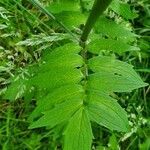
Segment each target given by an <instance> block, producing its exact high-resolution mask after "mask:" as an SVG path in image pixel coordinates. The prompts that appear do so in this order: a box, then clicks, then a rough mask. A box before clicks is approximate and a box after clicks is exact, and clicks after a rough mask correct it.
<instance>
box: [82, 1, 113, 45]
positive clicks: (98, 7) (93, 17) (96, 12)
mask: <svg viewBox="0 0 150 150" xmlns="http://www.w3.org/2000/svg"><path fill="white" fill-rule="evenodd" d="M111 2H112V0H95V2H94V5H93V7H92V11H91V13H90V16H89V17H88V19H87V22H86V24H85V27H84V30H83V33H82V35H81V40H80V45H82V44H83V43H85V42H86V41H87V38H88V35H89V33H90V31H91V29H92V28H93V26H94V24H95V23H96V21H97V19H98V18H99V16H100V15H101V14H102V13H103V12H104V11H105V10H106V8H107V7H108V6H109V4H110V3H111Z"/></svg>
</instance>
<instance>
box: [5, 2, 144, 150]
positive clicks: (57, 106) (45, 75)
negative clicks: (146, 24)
mask: <svg viewBox="0 0 150 150" xmlns="http://www.w3.org/2000/svg"><path fill="white" fill-rule="evenodd" d="M32 1H34V0H32ZM110 2H111V0H95V3H94V6H93V9H92V12H91V15H90V17H89V19H88V21H87V24H86V25H85V29H84V31H83V34H82V37H81V43H82V42H85V41H86V40H87V36H88V34H89V32H90V30H91V28H92V27H93V25H94V23H95V22H96V20H97V18H98V17H99V15H100V14H101V13H102V12H103V11H104V10H105V9H106V8H107V6H108V5H109V4H110ZM55 7H56V6H55ZM55 7H54V8H55ZM54 8H53V9H54ZM92 19H93V22H92ZM104 20H105V19H104ZM106 22H107V21H106ZM102 23H103V22H102ZM111 23H112V22H109V24H111ZM112 24H113V23H112ZM112 26H114V28H117V25H116V24H115V25H114V24H113V25H112ZM119 30H121V28H119ZM65 31H66V30H65ZM100 31H101V32H102V31H103V34H105V31H106V29H105V28H104V29H103V30H100ZM123 32H124V31H123ZM106 34H109V35H111V31H108V32H107V33H106ZM120 34H121V35H120ZM120 34H119V32H118V33H116V34H115V35H112V37H113V36H116V37H117V39H120V36H122V33H120ZM127 35H129V37H130V36H131V37H132V36H134V34H132V33H130V32H128V33H127ZM118 36H119V37H118ZM99 40H100V41H95V42H96V43H98V44H99V45H100V47H99V48H97V47H96V48H95V46H94V41H91V43H90V44H89V45H85V44H84V45H82V46H79V44H78V43H74V42H67V43H66V44H64V45H60V46H59V47H56V48H53V50H52V51H49V52H47V53H45V56H43V57H42V58H41V61H40V62H39V63H38V64H35V65H32V66H29V67H28V68H27V70H28V71H27V72H28V74H27V75H25V76H18V77H17V78H14V80H13V81H12V84H11V85H10V86H8V89H7V91H6V94H5V98H7V99H11V100H13V99H17V98H19V97H28V98H29V97H31V98H35V99H36V100H37V106H36V108H35V109H34V110H33V112H32V113H31V115H30V116H29V121H30V122H31V125H30V127H29V128H30V129H33V128H39V127H48V128H50V129H53V131H55V129H56V130H57V127H59V126H60V127H61V128H62V130H63V131H60V133H59V134H60V137H63V139H64V142H63V145H62V147H63V149H64V150H91V147H92V139H93V138H94V136H93V134H92V127H91V124H92V123H93V122H95V123H97V124H99V125H102V126H104V127H106V128H108V129H110V130H116V131H120V132H127V131H128V130H129V124H128V119H127V114H126V112H125V110H124V109H123V108H121V106H120V105H119V103H118V102H117V100H116V99H114V98H113V97H112V96H110V95H112V93H113V92H130V91H132V90H134V89H137V88H140V87H144V86H146V85H147V84H146V83H144V82H143V81H142V79H141V78H140V77H139V76H138V74H137V73H136V72H135V71H134V69H133V66H131V65H129V64H127V63H125V62H122V61H119V60H117V59H116V58H115V57H111V56H102V55H98V54H99V51H100V50H106V51H108V50H110V51H114V52H117V50H116V49H117V48H118V49H121V50H120V51H123V52H125V51H128V50H129V49H132V48H133V47H130V45H128V44H127V43H126V44H125V48H124V47H123V44H124V43H123V42H121V43H119V40H117V41H115V40H114V39H104V38H103V39H99ZM81 43H80V44H81ZM114 44H116V45H115V46H114ZM86 46H87V47H86ZM86 48H87V49H86ZM88 52H90V55H89V56H88V57H87V55H88ZM93 54H94V56H93ZM95 54H96V56H95ZM91 55H92V56H91ZM20 83H22V84H20ZM29 93H33V94H29ZM27 95H30V96H27ZM57 134H58V133H57Z"/></svg>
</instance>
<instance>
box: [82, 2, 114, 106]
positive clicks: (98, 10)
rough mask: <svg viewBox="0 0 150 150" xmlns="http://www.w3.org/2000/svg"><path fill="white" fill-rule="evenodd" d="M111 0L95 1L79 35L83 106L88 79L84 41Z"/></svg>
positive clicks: (85, 101)
mask: <svg viewBox="0 0 150 150" xmlns="http://www.w3.org/2000/svg"><path fill="white" fill-rule="evenodd" d="M111 1H112V0H95V2H94V5H93V8H92V11H91V13H90V16H89V17H88V19H87V22H86V24H85V27H84V30H83V33H82V35H81V39H80V46H81V47H82V51H81V56H82V58H83V60H84V65H83V67H82V73H83V75H84V79H83V81H82V85H83V87H84V90H85V98H84V105H86V103H87V100H86V99H87V98H86V97H87V88H86V86H87V77H88V67H87V59H88V58H87V49H86V41H87V38H88V35H89V33H90V31H91V29H92V28H93V26H94V24H95V23H96V21H97V19H98V18H99V16H100V15H101V14H102V13H103V12H104V11H105V10H106V8H107V7H108V6H109V4H110V3H111Z"/></svg>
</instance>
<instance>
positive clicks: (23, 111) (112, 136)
mask: <svg viewBox="0 0 150 150" xmlns="http://www.w3.org/2000/svg"><path fill="white" fill-rule="evenodd" d="M40 2H41V3H42V4H43V5H44V6H45V8H47V9H48V10H50V11H51V12H52V13H53V14H55V16H56V17H57V18H58V19H59V20H60V21H63V22H64V24H65V25H66V26H67V27H68V28H69V29H70V30H72V31H73V32H74V33H76V34H77V35H80V34H81V29H82V26H83V24H84V22H85V21H86V18H87V15H88V12H89V11H90V9H91V6H92V3H93V1H92V0H81V1H80V5H76V2H75V1H70V3H69V5H68V2H67V4H66V3H63V6H62V5H58V4H55V1H54V2H53V1H52V0H51V1H49V0H41V1H40ZM118 3H120V5H118ZM66 11H70V13H69V14H66V15H64V14H65V12H66ZM107 14H108V17H110V18H113V20H115V21H116V22H118V23H121V24H122V25H124V26H125V27H126V28H128V29H129V30H132V31H133V32H134V33H135V34H137V36H138V38H137V40H134V41H133V42H132V43H133V45H136V46H138V47H139V48H140V51H137V52H127V53H124V54H122V55H119V56H118V57H119V58H120V59H122V60H124V61H127V62H129V63H131V64H133V65H134V66H135V69H136V71H137V72H139V74H140V75H141V77H142V78H143V80H144V81H146V82H147V83H150V44H149V43H150V3H149V0H115V1H113V3H112V4H111V6H110V7H109V9H108V10H107ZM68 15H69V16H68ZM68 18H69V19H68ZM69 38H70V37H69V35H67V34H66V33H65V32H64V31H63V30H62V29H61V28H60V27H59V26H58V25H57V24H56V23H55V22H54V21H53V20H51V19H49V18H48V17H47V16H45V15H44V14H43V13H41V12H40V11H39V10H38V9H37V8H35V7H34V6H33V5H32V4H31V2H30V1H28V0H0V95H2V94H3V93H4V92H5V89H6V85H7V84H9V83H10V77H11V76H13V75H14V73H15V71H16V70H17V69H18V68H19V69H22V70H23V68H24V67H25V66H26V65H29V64H32V63H36V62H37V61H38V60H39V59H40V57H41V55H42V51H43V50H44V49H48V48H49V49H51V48H52V47H56V46H58V45H60V44H61V43H64V42H66V41H67V40H68V39H69ZM91 38H96V37H95V36H94V35H92V34H91ZM115 96H116V97H117V98H118V99H119V101H120V103H121V105H122V106H123V107H124V108H126V111H127V112H128V117H129V121H130V126H131V131H130V132H129V133H126V134H124V133H117V132H113V133H112V132H111V131H108V130H106V129H105V128H103V127H99V126H97V125H94V124H93V126H94V136H95V139H94V143H93V149H96V150H105V149H106V150H119V149H121V150H149V149H150V109H149V108H150V87H145V88H142V89H139V90H135V91H134V92H132V93H127V94H120V95H115ZM0 98H1V99H0V149H2V150H20V149H21V150H56V149H61V148H59V146H57V145H56V141H57V143H59V142H60V143H61V139H59V138H57V135H53V133H52V132H51V131H50V132H47V130H46V129H38V130H28V122H27V117H28V116H29V114H30V112H31V111H32V109H33V108H34V107H35V103H34V101H33V102H27V101H23V100H22V99H18V100H17V101H15V102H9V101H7V100H4V99H2V97H0ZM52 135H53V136H52Z"/></svg>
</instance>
